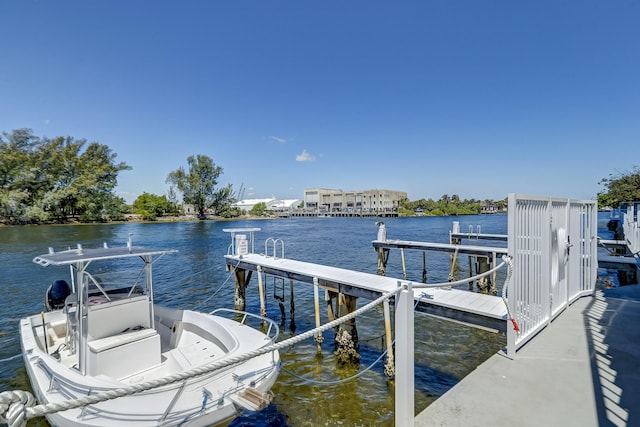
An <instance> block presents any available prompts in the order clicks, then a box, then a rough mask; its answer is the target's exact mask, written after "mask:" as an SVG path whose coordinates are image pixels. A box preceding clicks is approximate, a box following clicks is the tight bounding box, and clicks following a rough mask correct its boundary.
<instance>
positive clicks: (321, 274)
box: [225, 254, 507, 332]
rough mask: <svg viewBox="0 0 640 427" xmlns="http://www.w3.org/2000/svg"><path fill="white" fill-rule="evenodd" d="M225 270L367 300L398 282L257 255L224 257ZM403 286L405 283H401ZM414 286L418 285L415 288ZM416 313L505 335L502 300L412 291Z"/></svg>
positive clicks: (443, 291)
mask: <svg viewBox="0 0 640 427" xmlns="http://www.w3.org/2000/svg"><path fill="white" fill-rule="evenodd" d="M225 259H226V263H227V266H228V268H234V269H244V270H251V271H257V269H258V266H259V267H260V269H261V271H262V272H263V273H265V274H268V275H273V276H276V277H282V278H287V279H292V280H295V281H298V282H302V283H307V284H313V283H314V279H316V280H317V283H318V285H319V286H320V287H323V288H326V289H329V290H333V291H335V292H340V293H344V294H346V295H351V296H355V297H363V298H367V299H370V300H373V299H376V298H378V297H379V296H381V295H382V294H384V293H388V292H391V291H393V290H395V289H396V288H397V287H398V282H399V281H400V279H397V278H391V277H386V276H379V275H377V274H371V273H363V272H359V271H353V270H347V269H342V268H337V267H330V266H326V265H320V264H314V263H309V262H303V261H296V260H292V259H287V258H274V257H267V256H265V255H259V254H246V255H225ZM405 282H406V281H405ZM416 285H418V284H416ZM414 300H415V301H416V302H418V304H417V306H416V310H417V311H420V312H422V313H425V314H428V315H432V316H436V317H441V318H446V319H448V320H456V321H459V322H462V323H465V324H468V325H471V326H475V327H480V328H485V329H490V330H494V331H500V332H505V330H506V326H507V325H506V324H507V309H506V307H505V304H504V302H503V301H502V298H500V297H497V296H493V295H485V294H479V293H475V292H470V291H465V290H459V289H415V290H414Z"/></svg>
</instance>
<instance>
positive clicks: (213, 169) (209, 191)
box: [167, 154, 231, 219]
mask: <svg viewBox="0 0 640 427" xmlns="http://www.w3.org/2000/svg"><path fill="white" fill-rule="evenodd" d="M187 164H188V170H185V169H184V167H182V166H180V168H178V169H176V170H174V171H173V172H170V173H169V176H168V177H167V183H169V184H171V185H174V186H175V187H176V188H177V189H178V191H180V192H181V193H182V200H183V201H184V203H188V204H190V205H193V207H194V208H195V209H196V211H197V212H198V217H199V218H200V219H204V218H205V213H206V210H207V209H208V208H211V207H214V208H216V210H217V209H219V208H220V203H221V202H222V200H223V199H224V197H225V195H230V193H231V186H230V185H229V186H227V187H224V188H222V189H216V185H217V184H218V177H219V176H220V174H222V168H221V167H220V166H216V164H215V163H214V162H213V160H212V159H211V158H210V157H208V156H206V155H203V154H198V155H196V156H189V157H188V158H187ZM227 188H229V190H227ZM227 193H228V194H227Z"/></svg>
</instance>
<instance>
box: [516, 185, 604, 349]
mask: <svg viewBox="0 0 640 427" xmlns="http://www.w3.org/2000/svg"><path fill="white" fill-rule="evenodd" d="M508 222H509V225H508V227H509V238H508V249H509V255H511V256H512V257H513V274H512V277H511V280H510V282H509V284H508V288H507V290H508V295H507V297H508V304H509V310H510V312H511V315H512V316H513V317H514V318H515V320H516V322H517V324H518V327H519V329H520V330H519V331H515V330H513V329H512V328H508V333H507V353H508V354H509V355H514V354H515V352H516V350H517V349H519V348H520V347H521V346H522V345H524V344H525V343H526V342H527V341H528V340H529V339H530V338H531V337H533V336H534V335H535V334H536V333H538V331H540V330H541V329H542V328H544V327H545V326H546V325H548V324H549V322H551V320H553V318H554V317H555V316H557V315H558V314H559V313H560V312H562V310H564V309H565V308H566V307H567V306H568V305H569V304H571V303H572V302H573V301H574V300H576V299H577V298H579V297H580V296H583V295H586V294H589V293H591V292H592V291H593V289H594V286H595V282H596V273H597V268H598V259H597V255H596V249H597V232H598V229H597V228H598V224H597V206H596V202H595V201H584V200H569V199H559V198H551V197H533V196H523V195H516V194H509V217H508Z"/></svg>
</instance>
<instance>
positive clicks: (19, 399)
mask: <svg viewBox="0 0 640 427" xmlns="http://www.w3.org/2000/svg"><path fill="white" fill-rule="evenodd" d="M35 403H36V399H35V398H34V397H33V394H31V393H29V392H28V391H21V390H16V391H3V392H2V393H0V422H2V423H6V424H7V425H8V426H9V427H24V426H26V425H27V408H28V407H31V406H34V405H35Z"/></svg>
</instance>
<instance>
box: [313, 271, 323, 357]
mask: <svg viewBox="0 0 640 427" xmlns="http://www.w3.org/2000/svg"><path fill="white" fill-rule="evenodd" d="M313 302H314V307H315V314H316V328H319V327H320V326H321V325H320V290H319V286H318V278H317V277H314V278H313ZM314 339H315V341H316V344H317V345H318V352H321V351H322V342H323V341H324V338H323V337H322V333H321V332H316V334H315V336H314Z"/></svg>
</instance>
